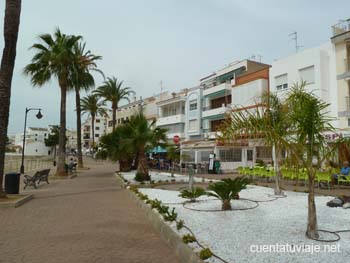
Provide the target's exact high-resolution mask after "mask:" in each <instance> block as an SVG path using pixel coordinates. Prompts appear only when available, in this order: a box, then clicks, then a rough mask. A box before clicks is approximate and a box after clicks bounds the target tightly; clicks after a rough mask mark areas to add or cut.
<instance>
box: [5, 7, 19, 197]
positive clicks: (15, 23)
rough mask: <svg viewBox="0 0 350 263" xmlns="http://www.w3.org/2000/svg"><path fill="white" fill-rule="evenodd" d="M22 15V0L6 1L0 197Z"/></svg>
mask: <svg viewBox="0 0 350 263" xmlns="http://www.w3.org/2000/svg"><path fill="white" fill-rule="evenodd" d="M20 15H21V0H6V8H5V18H4V40H5V43H4V49H3V52H2V58H1V65H0V105H1V110H0V197H5V196H6V194H5V193H4V191H3V189H2V184H3V178H4V168H5V149H6V139H7V126H8V121H9V112H10V97H11V84H12V76H13V69H14V67H15V60H16V48H17V39H18V29H19V21H20Z"/></svg>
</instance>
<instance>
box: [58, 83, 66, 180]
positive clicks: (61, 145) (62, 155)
mask: <svg viewBox="0 0 350 263" xmlns="http://www.w3.org/2000/svg"><path fill="white" fill-rule="evenodd" d="M60 86H61V109H60V110H61V116H60V134H59V142H58V162H57V171H56V175H57V176H67V175H68V174H67V171H66V100H67V87H66V86H63V85H60Z"/></svg>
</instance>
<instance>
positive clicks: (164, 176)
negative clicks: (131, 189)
mask: <svg viewBox="0 0 350 263" xmlns="http://www.w3.org/2000/svg"><path fill="white" fill-rule="evenodd" d="M120 175H121V176H122V177H123V179H124V180H127V181H128V182H129V183H130V184H140V182H137V181H135V175H136V171H131V172H123V173H120ZM150 175H151V181H152V182H154V183H164V182H169V183H170V182H176V183H180V182H184V183H186V182H187V183H188V181H189V176H188V175H182V174H174V177H172V176H171V173H167V172H155V171H150ZM193 181H194V182H197V183H198V182H211V181H216V180H209V179H204V178H203V179H202V178H195V177H193ZM145 183H147V182H145Z"/></svg>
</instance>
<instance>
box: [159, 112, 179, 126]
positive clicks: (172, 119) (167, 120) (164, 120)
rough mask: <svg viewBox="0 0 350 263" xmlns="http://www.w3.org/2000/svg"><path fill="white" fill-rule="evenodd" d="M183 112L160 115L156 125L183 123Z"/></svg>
mask: <svg viewBox="0 0 350 263" xmlns="http://www.w3.org/2000/svg"><path fill="white" fill-rule="evenodd" d="M184 122H185V114H178V115H172V116H167V117H160V118H158V120H157V126H163V125H169V124H175V123H184Z"/></svg>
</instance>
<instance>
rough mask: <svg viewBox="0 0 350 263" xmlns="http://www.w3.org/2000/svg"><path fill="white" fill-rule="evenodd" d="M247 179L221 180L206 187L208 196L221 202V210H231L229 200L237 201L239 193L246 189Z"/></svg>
mask: <svg viewBox="0 0 350 263" xmlns="http://www.w3.org/2000/svg"><path fill="white" fill-rule="evenodd" d="M249 182H250V181H249V179H248V178H245V177H237V178H235V179H223V180H221V181H220V182H217V183H214V184H211V185H209V186H208V190H210V192H207V195H208V196H213V197H216V198H217V199H219V200H221V201H222V207H221V209H222V210H231V209H232V208H231V200H232V199H239V192H240V191H242V190H243V189H246V188H247V184H249Z"/></svg>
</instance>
